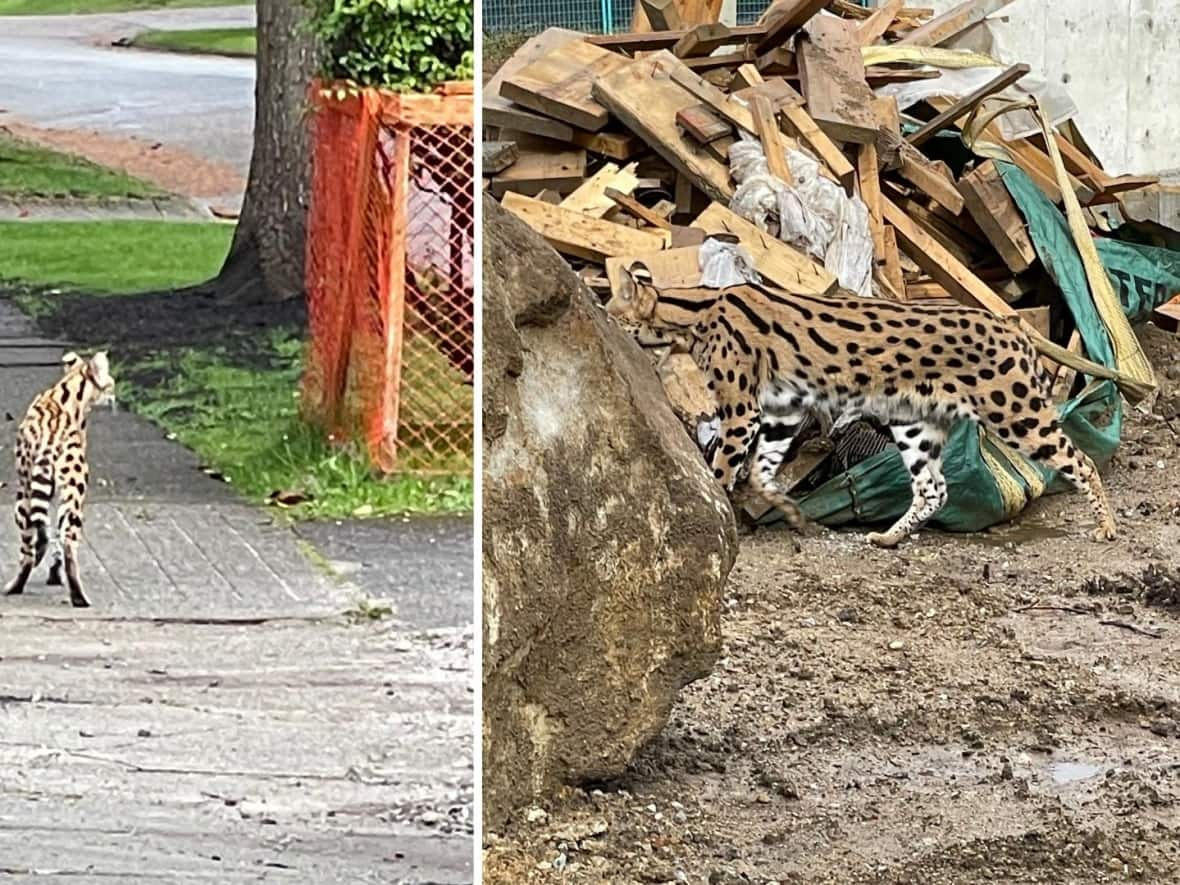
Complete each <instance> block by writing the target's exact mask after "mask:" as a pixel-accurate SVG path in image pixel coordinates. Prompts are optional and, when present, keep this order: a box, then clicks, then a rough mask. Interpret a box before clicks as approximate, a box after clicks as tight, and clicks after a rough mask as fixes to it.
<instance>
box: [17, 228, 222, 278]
mask: <svg viewBox="0 0 1180 885" xmlns="http://www.w3.org/2000/svg"><path fill="white" fill-rule="evenodd" d="M233 232H234V229H233V225H230V224H216V223H214V224H208V223H197V222H191V223H190V222H167V221H77V222H75V221H61V222H57V221H37V222H23V221H6V222H0V280H11V281H19V282H21V283H26V284H28V285H30V286H36V287H46V286H53V287H60V288H68V289H76V290H79V291H84V292H103V293H111V294H126V293H129V292H145V291H150V290H158V289H169V288H176V287H179V286H187V285H191V284H194V283H199V282H201V281H203V280H207V279H209V278H210V277H212V276H213V275H214V274H216V273H217V270H218V269H219V268H220V267H221V263H222V261H224V260H225V255H226V253H227V252H228V251H229V244H230V240H231V239H232V237H233Z"/></svg>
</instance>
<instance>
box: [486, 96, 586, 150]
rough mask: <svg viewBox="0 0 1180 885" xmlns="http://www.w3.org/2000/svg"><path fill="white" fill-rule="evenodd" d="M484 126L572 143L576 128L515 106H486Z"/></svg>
mask: <svg viewBox="0 0 1180 885" xmlns="http://www.w3.org/2000/svg"><path fill="white" fill-rule="evenodd" d="M483 124H484V125H485V126H494V127H496V128H497V129H513V130H515V131H517V132H527V133H528V134H529V135H539V136H540V137H542V138H552V139H553V140H554V141H570V140H571V139H572V138H573V137H574V127H573V126H570V125H569V124H568V123H562V122H561V121H560V120H554V119H553V118H552V117H546V116H545V115H544V114H536V113H533V112H532V111H526V110H525V109H524V108H518V107H515V106H513V105H504V106H501V105H495V104H485V105H484V106H483Z"/></svg>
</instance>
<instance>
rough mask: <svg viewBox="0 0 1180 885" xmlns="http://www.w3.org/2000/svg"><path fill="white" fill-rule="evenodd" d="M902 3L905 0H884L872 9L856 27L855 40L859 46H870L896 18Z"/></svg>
mask: <svg viewBox="0 0 1180 885" xmlns="http://www.w3.org/2000/svg"><path fill="white" fill-rule="evenodd" d="M903 3H905V0H885V3H883V4H882V5H881V6H878V7H877V8H876V9H875V10H873V14H872V15H870V16H869V17H868V18H866V19H865V20H864V21H863V22H861V24H860V27H858V28H857V29H856V42H857V43H859V44H860V45H861V46H871V45H872V44H874V43H876V42H877V41H878V40H880V39H881V37H882V36H884V34H885V31H886V30H888V29H889V26H890V25H891V24H893V20H894V19H895V18H897V14H898V13H899V12H900V11H901V7H902V4H903Z"/></svg>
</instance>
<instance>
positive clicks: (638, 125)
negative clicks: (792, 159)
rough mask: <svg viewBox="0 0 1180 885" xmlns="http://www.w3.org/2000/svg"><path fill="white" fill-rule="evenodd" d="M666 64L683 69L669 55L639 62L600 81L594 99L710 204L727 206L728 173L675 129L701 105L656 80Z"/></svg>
mask: <svg viewBox="0 0 1180 885" xmlns="http://www.w3.org/2000/svg"><path fill="white" fill-rule="evenodd" d="M661 59H672V61H674V62H676V63H677V64H680V62H679V61H677V60H676V59H675V58H674V57H673V56H672V55H671V54H669V53H662V54H657V55H655V56H645V57H644V58H641V59H635V60H634V61H631V62H629V63H628V64H627V65H625V66H624V67H622V68H619V69H618V70H616V71H613V72H611V73H610V74H608V75H607V76H605V77H601V78H599V79H598V80H597V81H596V82H595V84H594V94H595V95H596V96H598V98H599V100H600V101H601V102H602V103H603V104H604V105H605V106H606V107H608V108H609V109H610V111H611V113H613V114H614V115H615V116H616V117H618V118H619V120H621V121H622V122H623V124H624V125H626V127H627V128H628V129H629V130H630V131H632V132H633V133H635V134H636V135H638V136H639V137H640V138H642V139H643V141H644V142H646V143H647V144H648V145H649V146H650V147H651V148H653V149H654V150H655V151H656V152H657V153H658V154H659V155H660V156H661V157H663V158H664V160H666V161H667V162H668V163H669V164H671V165H672V166H673V167H674V168H675V169H676V170H677V171H678V172H680V173H682V174H683V175H686V176H688V178H689V179H690V180H691V182H692V184H693V185H694V186H696V187H697V188H699V189H700V190H702V191H704V192H705V193H706V194H708V195H709V197H710V198H711V199H715V200H724V201H728V200H729V198H730V196H732V194H733V185H732V184H731V183H730V180H729V168H728V167H727V166H725V165H724V164H722V163H720V162H718V161H717V160H716V159H714V158H713V157H711V156H709V155H708V154H707V153H703V152H702V151H700V150H699V149H697V148H695V147H694V146H693V145H691V144H690V143H689V142H687V141H685V139H684V138H683V136H682V135H681V134H680V131H679V129H677V126H676V114H677V112H679V111H681V110H683V109H684V108H687V107H693V106H695V105H698V104H700V99H699V98H697V97H695V96H694V95H692V94H691V93H690V92H688V91H687V90H685V89H684V88H683V87H681V86H679V85H677V84H676V83H675V82H673V81H672V80H671V79H668V78H667V77H663V76H660V77H656V76H654V74H655V72H656V70H657V67H658V66H659V65H660V64H661ZM682 67H683V66H682ZM689 73H691V72H689ZM747 118H748V114H747ZM750 125H751V126H752V124H750Z"/></svg>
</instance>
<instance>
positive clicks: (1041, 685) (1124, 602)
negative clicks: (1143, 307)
mask: <svg viewBox="0 0 1180 885" xmlns="http://www.w3.org/2000/svg"><path fill="white" fill-rule="evenodd" d="M1142 337H1143V340H1144V343H1145V346H1146V349H1147V352H1148V355H1149V356H1150V357H1151V358H1152V361H1153V363H1154V365H1155V366H1156V367H1157V370H1158V373H1159V378H1160V383H1161V388H1162V392H1161V394H1160V396H1159V398H1158V400H1157V401H1156V405H1155V406H1154V410H1153V414H1150V415H1139V414H1134V413H1132V414H1130V416H1129V419H1128V425H1127V428H1126V435H1125V439H1124V443H1123V445H1122V446H1121V448H1120V449H1119V452H1118V454H1117V455H1116V459H1115V462H1114V464H1113V465H1112V466H1111V467H1110V468H1109V469H1108V470H1107V471H1106V473H1105V479H1106V483H1107V488H1108V491H1109V494H1110V497H1111V499H1112V504H1113V505H1114V506H1115V508H1116V512H1117V515H1118V519H1119V525H1120V529H1121V536H1120V538H1119V540H1117V541H1116V542H1114V543H1113V544H1099V543H1097V542H1094V541H1091V540H1090V539H1089V530H1090V527H1091V526H1090V522H1091V516H1090V512H1089V508H1088V506H1087V504H1086V502H1085V501H1084V500H1083V499H1082V498H1081V497H1080V496H1075V495H1055V496H1052V497H1050V498H1047V499H1043V500H1041V501H1040V502H1038V503H1037V504H1036V505H1034V506H1033V507H1032V508H1031V509H1030V511H1029V512H1028V513H1027V514H1025V515H1024V516H1023V517H1022V518H1021V519H1020V520H1019V521H1018V522H1016V523H1014V524H1012V525H1010V526H1006V527H1000V528H997V529H996V530H994V531H991V532H988V533H984V534H980V535H971V536H952V535H947V534H940V533H937V532H930V531H928V532H923V533H922V534H921V535H920V536H919V537H918V538H917V539H915V540H912V541H910V542H908V543H906V544H905V545H903V547H902V548H900V550H899V551H896V552H888V551H880V550H875V549H872V548H871V547H870V546H869V545H868V544H867V543H866V542H865V540H864V537H863V533H862V532H860V531H839V532H831V531H825V532H823V533H822V535H821V536H820V537H814V538H810V539H804V540H803V542H802V548H803V550H802V553H799V554H796V553H793V552H792V544H791V543H789V541H788V538H786V537H785V530H784V529H777V528H769V529H759V530H758V531H756V532H755V533H753V534H746V535H745V536H744V537H743V538H742V550H741V554H740V556H739V559H738V563H737V565H736V567H735V568H734V571H733V573H732V575H731V578H730V582H729V586H728V588H727V592H726V594H725V605H726V613H725V617H724V623H723V630H724V651H723V657H722V660H721V662H720V663H719V665H718V666H717V668H716V670H715V672H714V673H713V675H712V676H711V677H709V678H708V679H706V680H703V681H700V682H698V683H696V684H694V685H692V686H690V687H689V688H688V689H686V690H685V692H684V693H683V695H682V697H681V699H680V702H679V704H678V705H677V707H676V708H675V710H674V711H673V715H672V718H671V721H670V723H669V724H668V726H667V728H666V729H665V730H664V732H663V734H662V735H661V736H660V737H659V738H658V739H657V740H656V741H655V742H654V743H653V744H652V745H650V746H649V747H648V748H647V749H646V750H645V751H644V752H643V753H641V754H640V756H639V758H637V759H636V760H635V762H634V763H633V765H632V766H631V768H630V770H629V772H628V773H627V775H626V776H625V777H624V778H623V779H621V780H620V781H619V782H617V783H610V784H602V785H599V787H598V788H596V789H593V788H592V789H585V790H583V789H570V790H568V791H567V793H566V794H565V795H564V796H563V797H561V798H560V799H559V800H558V801H556V802H554V803H552V804H548V805H545V806H544V807H538V808H534V809H531V810H529V811H527V812H526V813H525V814H522V815H521V818H522V819H521V821H520V822H519V823H518V824H516V825H514V828H512V829H511V830H510V831H507V832H501V833H485V841H484V870H485V872H484V875H485V879H484V881H485V882H488V883H523V882H556V881H562V882H571V883H663V882H689V883H698V882H700V883H710V885H736V883H760V885H769V883H773V882H781V883H788V882H791V883H802V882H808V883H811V882H814V883H848V885H857V883H897V885H902V883H906V885H909V883H927V882H929V883H935V882H938V883H947V882H952V883H963V885H968V883H984V882H1010V883H1034V882H1053V883H1055V885H1067V883H1078V885H1082V883H1086V885H1091V883H1101V882H1123V881H1138V882H1153V883H1155V882H1158V883H1164V882H1176V881H1180V481H1178V480H1177V478H1176V477H1177V469H1178V466H1180V338H1175V337H1172V336H1169V335H1167V334H1165V333H1163V332H1162V331H1160V330H1158V329H1156V328H1154V327H1151V326H1149V327H1146V328H1145V329H1143V330H1142Z"/></svg>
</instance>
